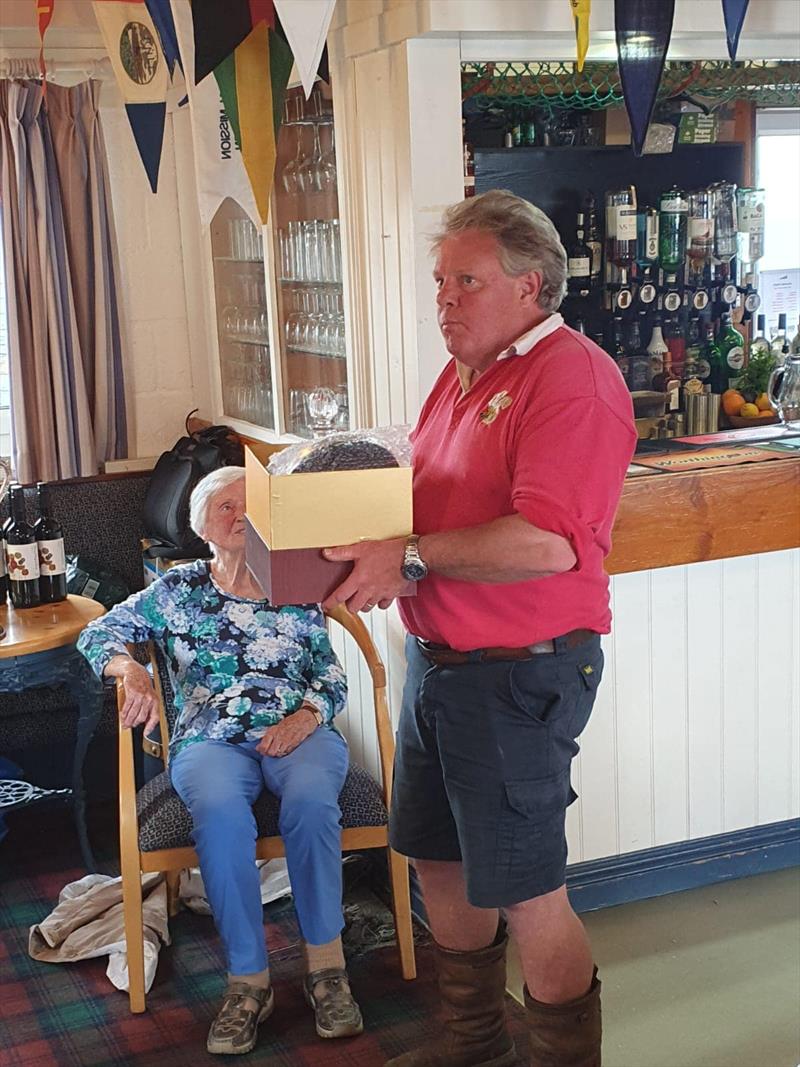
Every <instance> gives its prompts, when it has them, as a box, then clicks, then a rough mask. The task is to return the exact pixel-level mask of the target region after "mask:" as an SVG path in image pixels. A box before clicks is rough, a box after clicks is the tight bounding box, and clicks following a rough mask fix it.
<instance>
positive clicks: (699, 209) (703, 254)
mask: <svg viewBox="0 0 800 1067" xmlns="http://www.w3.org/2000/svg"><path fill="white" fill-rule="evenodd" d="M686 240H687V244H688V247H687V250H686V251H687V256H688V259H689V277H690V280H691V283H692V284H693V285H700V284H702V280H703V276H704V274H705V269H706V267H707V266H708V264H709V263H710V262H711V256H712V253H713V251H714V211H713V195H712V193H711V191H710V190H709V189H698V190H697V191H696V192H693V193H689V196H688V229H687V234H686Z"/></svg>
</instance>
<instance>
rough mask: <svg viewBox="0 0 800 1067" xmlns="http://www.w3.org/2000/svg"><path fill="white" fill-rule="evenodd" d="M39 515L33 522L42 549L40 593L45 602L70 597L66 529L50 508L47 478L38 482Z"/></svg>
mask: <svg viewBox="0 0 800 1067" xmlns="http://www.w3.org/2000/svg"><path fill="white" fill-rule="evenodd" d="M36 497H37V504H38V511H39V517H38V518H37V520H36V522H35V523H34V524H33V531H34V533H35V534H36V545H37V548H38V549H39V597H40V599H41V602H42V603H43V604H56V603H57V602H58V601H59V600H66V598H67V573H66V572H67V561H66V557H65V554H64V531H63V530H62V528H61V523H59V522H57V521H56V520H55V519H54V518H53V515H52V512H51V510H50V492H49V489H48V486H47V485H46V484H45V483H44V482H39V483H38V485H37V486H36Z"/></svg>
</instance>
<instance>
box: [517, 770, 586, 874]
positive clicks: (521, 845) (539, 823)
mask: <svg viewBox="0 0 800 1067" xmlns="http://www.w3.org/2000/svg"><path fill="white" fill-rule="evenodd" d="M576 799H577V793H575V791H574V790H573V788H572V786H571V784H570V777H569V768H567V769H566V770H564V771H561V772H560V773H559V774H555V775H553V776H552V777H550V778H537V779H515V780H512V781H506V782H505V783H504V804H503V812H502V815H501V820H500V837H499V849H498V853H499V854H498V860H499V862H500V863H501V864H502V865H503V866H504V867H506V869H511V868H512V867H513V868H519V867H549V866H551V865H552V864H553V863H556V862H558V861H559V860H560V858H561V857H562V855H563V851H564V847H565V846H564V816H565V812H566V810H567V808H568V807H569V805H570V804H572V802H573V801H574V800H576Z"/></svg>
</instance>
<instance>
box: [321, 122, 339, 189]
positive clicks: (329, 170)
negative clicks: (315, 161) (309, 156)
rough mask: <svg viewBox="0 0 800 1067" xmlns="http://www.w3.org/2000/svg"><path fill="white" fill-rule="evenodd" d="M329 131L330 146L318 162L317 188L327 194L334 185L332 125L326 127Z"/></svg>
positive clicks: (334, 153)
mask: <svg viewBox="0 0 800 1067" xmlns="http://www.w3.org/2000/svg"><path fill="white" fill-rule="evenodd" d="M328 128H329V129H330V131H331V144H330V148H329V149H328V151H327V152H324V153H323V155H322V157H321V159H320V161H319V176H318V181H319V188H320V192H327V190H329V189H333V188H334V187H335V185H336V144H335V142H334V132H333V123H331V124H330V125H329V127H328Z"/></svg>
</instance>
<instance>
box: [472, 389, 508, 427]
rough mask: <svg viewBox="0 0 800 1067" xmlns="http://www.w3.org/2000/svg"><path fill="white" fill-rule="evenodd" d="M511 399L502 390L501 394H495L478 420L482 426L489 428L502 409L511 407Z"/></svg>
mask: <svg viewBox="0 0 800 1067" xmlns="http://www.w3.org/2000/svg"><path fill="white" fill-rule="evenodd" d="M511 401H512V397H510V396H509V395H508V393H507V392H506V390H505V389H504V390H503V391H502V393H495V394H494V396H493V397H492V399H491V400H490V401H489V403H488V404H487V405H486V407H485V408H484V409H483V411H482V412H481V413H480V415H479V416H478V418H479V419H480V420H481V422H482V423H483V425H484V426H491V424H492V423H493V422H494V420H495V419H496V418H497V416H498V415H499V414H500V412H501V411H502V410H503V409H504V408H509V407H511Z"/></svg>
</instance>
